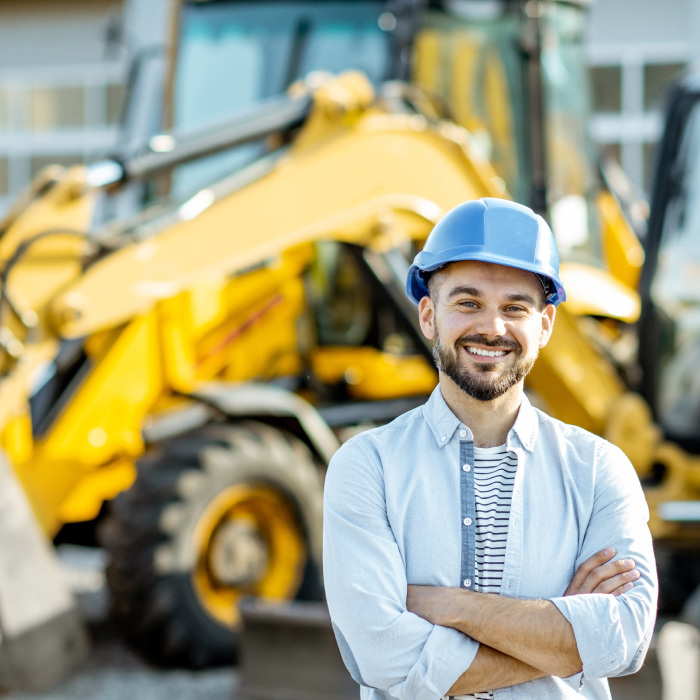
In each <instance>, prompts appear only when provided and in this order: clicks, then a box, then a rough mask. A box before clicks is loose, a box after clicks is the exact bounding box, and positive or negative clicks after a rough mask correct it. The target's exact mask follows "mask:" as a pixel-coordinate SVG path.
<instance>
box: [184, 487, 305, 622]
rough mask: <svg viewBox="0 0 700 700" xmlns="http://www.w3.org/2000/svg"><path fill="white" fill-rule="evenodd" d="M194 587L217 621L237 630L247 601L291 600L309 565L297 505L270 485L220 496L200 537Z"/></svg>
mask: <svg viewBox="0 0 700 700" xmlns="http://www.w3.org/2000/svg"><path fill="white" fill-rule="evenodd" d="M194 544H195V548H196V551H197V563H196V565H195V567H194V569H193V571H192V582H193V585H194V590H195V592H196V594H197V597H198V599H199V601H200V604H201V605H202V606H203V608H204V609H205V610H206V611H207V613H208V614H209V615H210V616H211V617H213V618H214V619H215V620H217V621H218V622H220V623H221V624H223V625H226V626H228V627H232V628H234V629H235V628H236V627H237V626H238V624H239V622H240V615H239V612H238V601H239V599H240V598H241V597H242V596H257V597H262V598H274V599H282V600H285V599H286V600H289V599H291V598H294V596H295V595H296V592H297V591H298V589H299V586H300V585H301V579H302V575H303V571H304V565H305V564H306V543H305V537H304V532H303V529H302V526H301V524H300V523H299V519H298V517H297V512H296V509H295V508H294V506H293V504H292V503H291V502H290V501H289V499H288V498H286V497H285V496H284V495H283V494H281V493H280V492H279V491H277V490H276V489H274V488H272V487H270V486H268V485H265V484H237V485H235V486H231V487H229V488H227V489H226V490H224V491H223V492H221V493H220V494H218V495H217V497H216V498H215V499H213V500H212V501H211V503H209V505H208V506H207V508H206V510H205V511H204V513H203V514H202V516H201V517H200V519H199V521H198V523H197V526H196V528H195V532H194Z"/></svg>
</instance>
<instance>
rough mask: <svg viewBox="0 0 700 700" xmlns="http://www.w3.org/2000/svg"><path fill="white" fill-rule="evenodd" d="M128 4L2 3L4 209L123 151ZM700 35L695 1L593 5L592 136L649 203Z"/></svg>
mask: <svg viewBox="0 0 700 700" xmlns="http://www.w3.org/2000/svg"><path fill="white" fill-rule="evenodd" d="M129 4H130V3H129V0H125V1H124V2H123V3H119V2H97V1H96V2H88V1H87V0H85V1H84V2H83V1H77V2H65V3H64V2H60V1H57V2H45V3H42V2H38V1H35V0H28V1H26V2H22V3H18V2H2V3H0V13H1V23H0V32H2V37H1V39H2V40H1V41H0V52H2V53H1V54H0V70H1V71H2V73H0V212H2V211H3V210H4V209H5V208H6V207H7V206H8V204H9V202H10V201H11V200H12V197H13V196H15V195H16V194H17V193H18V192H19V191H20V190H21V189H22V188H23V187H24V186H25V185H26V184H27V183H28V182H29V180H30V179H31V178H32V177H33V176H34V175H36V173H38V172H39V171H40V170H41V169H42V168H43V167H44V166H46V165H48V164H50V163H59V164H61V165H73V164H76V163H88V162H91V161H94V160H96V159H97V158H100V157H102V156H103V155H104V154H105V153H106V152H108V151H109V149H110V148H111V147H112V146H113V145H115V144H116V143H117V139H118V131H119V129H118V124H119V120H120V116H121V114H122V108H123V101H124V95H125V87H126V84H127V82H128V80H129V66H130V61H129V43H130V42H129V37H128V36H126V35H125V32H126V30H125V25H124V22H125V19H124V13H125V12H127V11H128V10H129ZM132 4H137V0H134V1H133V3H132ZM155 11H156V9H155V8H154V12H155ZM154 21H156V20H154ZM161 21H162V22H164V20H161ZM699 27H700V9H699V8H698V6H697V3H695V2H692V1H691V0H672V1H669V2H666V3H664V4H663V5H660V4H659V3H655V2H651V0H649V1H647V0H640V1H638V2H633V1H632V0H600V1H599V2H593V3H591V7H590V12H589V17H588V20H587V22H586V32H585V40H584V47H585V62H586V66H587V68H588V73H589V81H590V108H591V115H590V118H589V124H588V127H589V131H590V134H591V138H592V140H593V142H594V143H595V145H596V147H597V148H598V149H599V150H600V151H601V152H602V153H604V154H605V155H606V156H609V157H611V158H614V159H615V160H616V161H617V162H619V163H620V164H621V165H622V167H623V169H624V170H625V172H626V173H627V175H628V176H629V177H630V179H631V180H632V182H633V183H634V184H635V186H636V187H638V188H639V190H640V191H641V192H643V193H645V195H647V196H648V195H649V192H650V187H651V178H652V168H653V154H654V147H655V145H656V143H657V142H658V140H659V138H660V136H661V129H662V121H663V120H662V109H663V107H662V101H663V97H664V91H665V89H666V87H667V85H668V82H669V81H670V80H671V79H672V78H673V77H674V76H675V75H677V74H678V73H679V71H681V70H682V69H683V68H684V67H685V66H686V65H687V64H688V63H690V62H692V61H693V60H695V59H696V58H697V57H698V53H699V52H700V42H699V41H698V39H697V37H698V28H699ZM130 31H134V30H133V29H131V30H130ZM166 38H167V30H166V29H165V28H163V35H162V37H161V39H162V42H163V43H164V42H165V41H166ZM132 43H133V42H132Z"/></svg>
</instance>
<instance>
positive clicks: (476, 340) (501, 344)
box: [455, 335, 522, 352]
mask: <svg viewBox="0 0 700 700" xmlns="http://www.w3.org/2000/svg"><path fill="white" fill-rule="evenodd" d="M465 345H485V346H486V347H489V348H501V349H502V350H515V352H521V351H522V347H521V345H520V343H518V342H517V341H515V340H508V339H507V338H499V339H498V340H490V339H489V338H486V337H485V336H483V335H463V336H461V337H460V338H457V340H455V349H458V348H460V347H464V346H465Z"/></svg>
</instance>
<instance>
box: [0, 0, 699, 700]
mask: <svg viewBox="0 0 700 700" xmlns="http://www.w3.org/2000/svg"><path fill="white" fill-rule="evenodd" d="M698 58H700V0H666V2H664V3H658V2H652V1H651V0H595V1H593V2H586V1H583V0H566V1H564V0H562V1H559V0H557V1H555V0H529V1H528V0H429V1H428V0H425V1H422V0H388V1H386V2H385V1H384V0H123V2H112V1H106V0H71V1H66V2H63V1H62V0H51V1H50V2H49V1H47V0H22V2H18V1H14V2H11V1H7V0H0V263H1V264H2V268H1V269H0V446H1V447H2V459H0V632H1V633H2V634H1V636H0V688H1V689H2V692H4V693H5V695H6V697H8V698H12V700H19V699H20V698H23V699H24V698H30V697H32V698H45V699H46V700H49V699H51V700H58V699H59V698H61V699H62V698H71V699H76V698H99V699H105V700H107V699H109V700H111V699H112V698H114V699H121V698H127V697H128V698H130V699H136V700H138V699H140V698H143V699H144V700H145V699H146V698H148V699H149V700H151V699H152V698H155V699H157V698H161V697H163V698H166V697H168V698H169V697H172V696H174V695H176V696H177V697H178V698H190V697H191V698H195V697H196V698H198V699H202V698H204V699H207V700H208V699H210V698H211V700H214V699H215V698H225V697H226V698H231V697H238V698H241V699H242V698H251V699H252V698H255V699H256V700H277V698H279V700H346V699H347V700H350V698H355V697H357V686H356V685H354V683H353V682H352V681H351V680H350V679H349V676H348V675H347V673H346V672H345V671H344V667H343V665H342V662H341V661H340V657H339V655H338V652H337V649H336V647H335V642H334V638H333V635H332V632H331V628H330V623H329V619H328V615H327V611H326V609H325V606H324V603H323V598H324V595H323V584H322V581H321V576H320V548H319V536H320V528H321V521H320V500H321V494H322V484H323V474H324V470H325V466H326V464H327V462H328V459H329V458H330V456H331V455H332V453H333V452H334V450H335V449H337V447H338V446H339V445H340V444H342V442H343V441H345V440H346V439H348V438H349V437H351V436H352V435H355V434H357V433H358V432H360V431H362V430H366V429H368V428H371V427H374V426H377V425H381V424H383V423H386V422H387V421H389V420H392V419H393V418H395V417H396V416H398V415H400V414H401V413H402V412H404V411H406V410H409V409H411V408H414V407H416V406H419V405H421V404H422V403H424V401H425V400H426V398H427V396H428V395H429V393H430V391H431V390H432V388H433V387H434V386H435V384H436V380H437V375H436V373H435V371H434V367H433V364H432V361H431V348H430V346H429V344H428V343H427V342H426V341H425V340H424V339H423V338H422V336H421V334H420V332H419V330H418V328H417V325H416V318H415V309H414V308H413V307H412V306H411V305H410V304H407V302H406V298H405V296H404V293H403V284H404V280H405V275H406V271H407V269H408V265H409V264H410V262H411V261H412V259H413V256H414V255H415V254H416V252H417V251H418V250H420V248H421V246H422V244H423V242H424V240H425V238H426V237H427V235H428V233H429V231H430V229H431V228H432V226H433V225H434V223H435V222H436V221H437V220H438V219H439V218H440V216H441V214H442V213H443V212H444V211H446V210H448V209H449V208H451V207H452V206H454V205H455V204H457V203H458V202H461V201H464V200H465V199H470V198H477V197H481V196H491V197H512V198H514V199H516V200H517V201H520V202H523V203H527V204H529V205H530V206H531V207H533V208H534V209H535V210H537V211H538V212H540V213H541V214H542V215H544V216H545V217H547V219H548V220H549V222H550V223H551V225H552V228H553V231H554V233H555V236H556V239H557V243H558V246H559V250H560V253H561V257H562V277H563V280H564V284H565V287H566V289H567V292H568V295H569V300H568V301H567V302H566V303H565V304H564V305H562V307H560V311H559V315H558V322H557V326H556V332H555V335H554V336H553V339H552V342H551V343H550V344H549V345H548V347H547V348H546V349H545V350H544V351H543V352H542V354H541V357H540V359H539V361H538V363H537V365H536V368H535V370H534V371H533V372H532V374H531V375H530V376H529V377H528V381H527V385H526V390H527V392H528V395H529V396H530V398H531V400H532V401H533V403H535V405H537V406H538V407H541V408H543V409H544V410H546V411H547V412H549V413H551V414H552V415H554V416H556V417H558V418H561V419H562V420H564V421H566V422H570V423H574V424H576V425H580V426H582V427H584V428H586V429H588V430H590V431H592V432H594V433H596V434H598V435H601V436H604V437H605V438H607V439H608V440H610V441H611V442H613V443H615V444H616V445H618V446H620V447H621V448H622V449H623V450H624V451H625V453H626V454H627V456H628V457H629V458H630V460H631V462H632V463H633V465H634V467H635V469H636V471H637V474H638V476H639V479H640V480H641V483H642V485H643V487H644V490H645V495H646V498H647V501H648V503H649V506H650V512H651V519H650V527H651V530H652V535H653V537H654V540H655V547H656V553H657V557H658V562H659V573H660V579H661V599H660V617H659V622H658V625H657V628H656V632H655V634H654V638H653V640H652V646H651V651H650V653H649V656H648V661H647V663H646V664H645V666H644V667H643V669H642V670H641V671H640V672H639V673H638V674H636V675H634V676H631V677H626V678H619V679H612V680H611V688H612V694H613V698H615V700H633V699H635V700H636V699H639V700H657V699H659V700H660V699H661V698H663V699H664V700H671V699H672V700H685V699H686V698H687V699H688V700H700V632H699V631H698V629H699V628H700V456H699V455H700V383H699V382H698V378H697V377H698V373H697V361H698V359H700V221H698V219H697V216H698V213H700V210H698V209H697V207H696V205H695V204H696V202H697V201H698V197H697V196H696V190H697V188H698V184H699V183H700V180H698V177H697V174H698V169H697V168H696V165H697V164H698V163H700V160H699V159H698V158H697V157H696V156H698V155H700V141H699V140H698V134H699V133H700V132H699V129H700V123H699V116H698V115H699V114H700V113H699V112H698V107H697V103H698V101H699V100H700V79H699V78H698V72H697V64H696V61H697V59H698ZM347 71H359V73H357V72H353V73H349V74H348V73H347ZM10 273H12V274H10ZM261 601H262V602H261ZM274 601H276V603H275V604H274V605H273V604H272V602H274Z"/></svg>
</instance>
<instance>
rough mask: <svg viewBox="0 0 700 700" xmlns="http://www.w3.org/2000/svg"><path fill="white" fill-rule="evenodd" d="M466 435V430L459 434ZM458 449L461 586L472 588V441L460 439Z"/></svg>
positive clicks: (474, 515)
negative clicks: (459, 465)
mask: <svg viewBox="0 0 700 700" xmlns="http://www.w3.org/2000/svg"><path fill="white" fill-rule="evenodd" d="M462 433H463V434H464V436H466V431H464V430H462V431H460V434H462ZM459 451H460V455H459V456H460V464H461V465H462V466H461V469H460V472H459V476H460V479H459V481H460V489H459V490H460V511H461V519H462V525H463V527H462V562H461V570H460V571H461V577H460V578H461V581H462V587H463V588H467V589H473V587H474V571H475V565H476V561H475V560H476V534H475V533H476V528H475V527H474V526H473V525H474V522H475V517H476V502H475V495H474V471H473V469H472V465H473V464H474V443H473V442H468V441H466V440H461V441H460V443H459Z"/></svg>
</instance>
